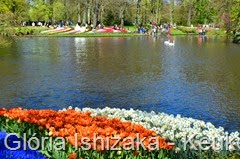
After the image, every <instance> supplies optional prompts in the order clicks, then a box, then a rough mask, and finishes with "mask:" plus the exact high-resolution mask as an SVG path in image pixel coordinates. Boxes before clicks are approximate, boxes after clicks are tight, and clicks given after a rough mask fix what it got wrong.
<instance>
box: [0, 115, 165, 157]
mask: <svg viewBox="0 0 240 159" xmlns="http://www.w3.org/2000/svg"><path fill="white" fill-rule="evenodd" d="M0 124H1V125H0V130H5V131H6V132H7V133H16V134H18V136H19V137H21V138H26V139H27V140H29V139H30V138H31V137H36V138H37V139H39V141H40V145H41V146H40V147H39V150H40V152H41V153H42V154H44V155H45V156H46V157H48V158H50V159H60V158H61V159H68V156H69V155H70V154H72V153H76V157H77V158H91V159H106V158H108V159H127V158H128V159H149V158H158V159H169V157H168V155H169V152H168V151H167V150H158V151H152V152H149V151H144V150H139V151H137V153H138V155H136V154H134V153H133V151H132V150H130V151H127V150H119V151H107V150H105V151H97V150H87V151H86V150H82V149H80V148H74V147H73V146H71V145H69V144H68V143H67V144H66V146H65V150H63V149H62V150H60V149H59V150H58V149H56V148H55V147H54V146H53V145H56V144H58V145H61V143H62V141H61V142H59V141H58V140H56V137H53V138H52V142H53V145H51V142H50V141H51V140H50V136H49V133H48V131H47V130H46V129H40V128H39V127H38V126H37V125H34V124H29V123H25V122H21V121H19V120H15V119H9V118H6V117H0ZM45 137H47V139H43V138H45ZM59 143H60V144H59ZM30 144H31V147H34V148H35V147H36V145H37V143H34V142H30Z"/></svg>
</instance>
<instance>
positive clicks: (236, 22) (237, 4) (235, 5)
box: [230, 0, 240, 31]
mask: <svg viewBox="0 0 240 159" xmlns="http://www.w3.org/2000/svg"><path fill="white" fill-rule="evenodd" d="M239 8H240V1H239V0H232V6H231V11H230V13H231V15H230V17H231V19H232V25H233V26H232V27H233V28H232V29H233V30H237V31H240V10H239Z"/></svg>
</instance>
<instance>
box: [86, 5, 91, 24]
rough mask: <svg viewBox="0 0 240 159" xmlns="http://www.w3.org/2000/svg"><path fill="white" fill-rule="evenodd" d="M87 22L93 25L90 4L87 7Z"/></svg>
mask: <svg viewBox="0 0 240 159" xmlns="http://www.w3.org/2000/svg"><path fill="white" fill-rule="evenodd" d="M87 22H88V24H90V23H91V7H90V4H88V6H87Z"/></svg>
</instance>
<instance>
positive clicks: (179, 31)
mask: <svg viewBox="0 0 240 159" xmlns="http://www.w3.org/2000/svg"><path fill="white" fill-rule="evenodd" d="M171 35H186V33H185V32H183V31H181V30H178V29H172V30H171Z"/></svg>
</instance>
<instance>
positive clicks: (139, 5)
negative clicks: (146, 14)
mask: <svg viewBox="0 0 240 159" xmlns="http://www.w3.org/2000/svg"><path fill="white" fill-rule="evenodd" d="M140 13H141V0H138V1H137V15H136V23H137V24H138V25H139V24H140V23H141V20H140V19H141V15H140Z"/></svg>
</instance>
